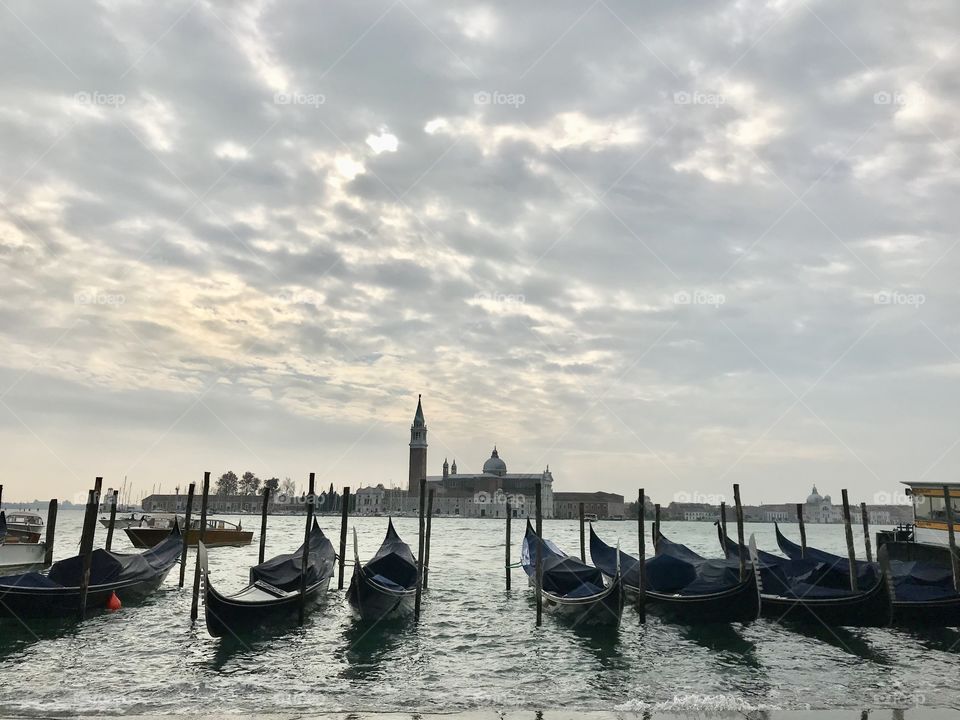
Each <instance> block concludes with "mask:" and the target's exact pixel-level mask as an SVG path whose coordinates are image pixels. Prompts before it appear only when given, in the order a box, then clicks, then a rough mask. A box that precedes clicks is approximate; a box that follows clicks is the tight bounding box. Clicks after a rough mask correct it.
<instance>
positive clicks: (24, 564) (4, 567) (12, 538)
mask: <svg viewBox="0 0 960 720" xmlns="http://www.w3.org/2000/svg"><path fill="white" fill-rule="evenodd" d="M46 552H47V546H46V545H45V544H44V543H41V542H37V541H36V540H25V539H24V538H23V537H22V535H16V534H12V533H9V532H8V531H7V518H6V515H5V514H4V512H3V510H0V571H3V572H13V571H24V570H32V569H33V568H36V567H40V566H42V565H43V559H44V556H45V555H46Z"/></svg>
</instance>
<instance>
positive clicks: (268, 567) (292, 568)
mask: <svg viewBox="0 0 960 720" xmlns="http://www.w3.org/2000/svg"><path fill="white" fill-rule="evenodd" d="M303 547H304V546H303V545H300V547H299V548H297V550H296V552H293V553H290V554H288V555H277V556H276V557H274V558H271V559H270V560H267V561H266V562H262V563H260V564H259V565H254V566H253V567H252V568H250V584H251V585H253V584H254V583H256V582H258V581H259V582H264V583H267V584H268V585H272V586H273V587H275V588H278V589H280V590H284V591H285V592H294V591H296V590H299V589H300V578H301V571H302V568H303ZM334 554H335V553H334V550H333V545H332V544H331V543H330V540H328V539H327V536H326V535H324V534H323V530H321V529H320V525H319V524H317V521H316V519H314V521H313V527H312V528H311V529H310V557H309V558H308V561H307V585H313V584H315V583H318V582H320V580H321V578H322V577H323V576H324V573H325V572H329V567H324V566H325V564H326V565H330V564H332V560H331V558H333V557H334ZM325 558H326V560H327V563H324V559H325Z"/></svg>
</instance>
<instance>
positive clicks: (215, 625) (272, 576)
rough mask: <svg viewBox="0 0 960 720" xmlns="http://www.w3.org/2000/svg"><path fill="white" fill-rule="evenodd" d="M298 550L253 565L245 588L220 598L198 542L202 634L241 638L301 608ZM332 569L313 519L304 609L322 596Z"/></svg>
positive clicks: (330, 551) (331, 556) (328, 549)
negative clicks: (201, 590) (204, 628)
mask: <svg viewBox="0 0 960 720" xmlns="http://www.w3.org/2000/svg"><path fill="white" fill-rule="evenodd" d="M303 548H304V546H303V545H301V546H300V547H299V548H297V551H296V552H294V553H292V554H289V555H278V556H277V557H275V558H272V559H270V560H267V561H266V562H263V563H260V564H259V565H255V566H253V567H252V568H250V584H249V585H247V587H245V588H244V589H243V590H241V591H240V592H238V593H236V594H234V595H223V594H221V593H219V592H217V590H216V588H214V587H213V583H211V582H210V571H209V569H208V565H207V548H206V546H205V545H204V543H202V542H201V543H200V545H199V547H198V549H197V552H198V553H199V557H200V573H201V577H202V578H203V597H204V601H203V604H204V615H205V617H206V622H207V631H208V632H209V633H210V634H211V635H213V636H214V637H223V636H225V635H230V636H236V635H243V634H246V633H249V632H250V631H252V630H255V629H257V628H261V627H264V626H266V625H269V624H271V623H277V622H282V621H284V620H286V619H288V618H289V617H290V616H291V615H295V614H296V613H297V612H298V611H299V608H300V584H301V578H302V576H303V573H302V569H303ZM335 564H336V553H335V552H334V550H333V545H332V544H331V543H330V541H329V540H328V539H327V537H326V536H325V535H324V534H323V531H322V530H321V529H320V526H319V525H318V524H317V521H316V520H314V521H313V528H311V530H310V550H309V555H308V557H307V589H306V594H305V598H306V607H308V608H310V607H313V606H314V605H316V604H317V603H318V602H319V601H320V599H321V597H322V596H323V594H324V593H325V592H326V591H327V589H328V587H329V585H330V578H331V577H332V576H333V569H334V566H335Z"/></svg>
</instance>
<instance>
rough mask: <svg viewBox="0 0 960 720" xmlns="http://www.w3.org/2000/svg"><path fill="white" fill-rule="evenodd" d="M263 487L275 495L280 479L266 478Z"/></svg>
mask: <svg viewBox="0 0 960 720" xmlns="http://www.w3.org/2000/svg"><path fill="white" fill-rule="evenodd" d="M263 486H264V487H268V488H270V492H272V493H275V492H276V491H277V490H278V489H279V488H280V478H275V477H273V478H268V479H267V480H264V481H263Z"/></svg>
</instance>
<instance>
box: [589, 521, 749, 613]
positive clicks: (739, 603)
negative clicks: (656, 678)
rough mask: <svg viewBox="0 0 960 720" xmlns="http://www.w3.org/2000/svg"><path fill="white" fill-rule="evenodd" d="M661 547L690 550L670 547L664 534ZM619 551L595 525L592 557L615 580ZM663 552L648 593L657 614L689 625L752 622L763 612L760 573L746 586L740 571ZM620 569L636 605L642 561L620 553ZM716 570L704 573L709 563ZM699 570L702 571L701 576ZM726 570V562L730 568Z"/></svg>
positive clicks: (651, 565)
mask: <svg viewBox="0 0 960 720" xmlns="http://www.w3.org/2000/svg"><path fill="white" fill-rule="evenodd" d="M660 542H661V543H665V544H664V545H663V546H662V549H664V550H665V549H666V547H667V545H666V544H667V543H669V544H670V545H673V546H675V547H676V548H683V549H684V550H687V551H688V552H689V550H688V549H687V548H685V547H684V546H682V545H677V544H676V543H670V541H669V540H667V539H666V538H665V537H664V536H663V535H662V534H661V536H660ZM617 552H618V550H617V549H616V548H614V547H611V546H609V545H607V544H606V543H604V542H603V540H601V539H600V538H599V536H598V535H597V533H596V532H595V531H594V529H593V525H591V526H590V557H591V559H592V560H593V563H594V565H596V566H597V567H598V568H600V570H602V571H603V574H604V575H606V576H608V577H611V576H612V575H613V574H614V573H615V572H616V566H617ZM678 554H680V553H679V552H677V553H673V554H671V553H670V552H663V551H662V553H661V554H660V555H658V556H657V557H655V558H652V559H650V560H647V561H646V576H647V588H646V592H645V593H644V599H645V604H646V605H647V606H648V607H649V608H650V609H651V610H652V611H654V612H658V613H660V614H662V615H664V616H665V617H667V618H669V619H671V620H675V621H677V622H680V623H683V624H689V625H700V624H711V623H730V622H750V621H752V620H756V619H757V617H758V616H759V613H760V587H759V583H758V580H757V576H756V573H755V572H753V570H752V569H751V570H750V572H748V574H747V578H746V579H745V580H743V581H740V578H739V566H738V567H737V568H733V567H732V566H731V567H729V568H724V567H721V566H720V563H722V561H717V562H714V561H706V560H704V559H703V558H699V556H696V555H695V557H697V558H699V561H696V562H688V561H686V560H684V559H682V558H680V557H677V555H678ZM619 561H620V567H621V570H622V574H623V586H624V590H625V591H626V595H627V598H629V599H630V600H634V601H635V600H636V598H637V595H638V593H639V592H640V590H639V587H640V562H639V560H638V559H637V558H635V557H633V556H632V555H628V554H627V553H625V552H622V551H621V552H620V556H619ZM704 562H709V563H710V564H711V565H712V566H713V573H712V577H710V575H711V573H708V572H704V567H703V563H704ZM698 565H699V566H700V572H698V569H697V568H698ZM724 565H725V563H724Z"/></svg>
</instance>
